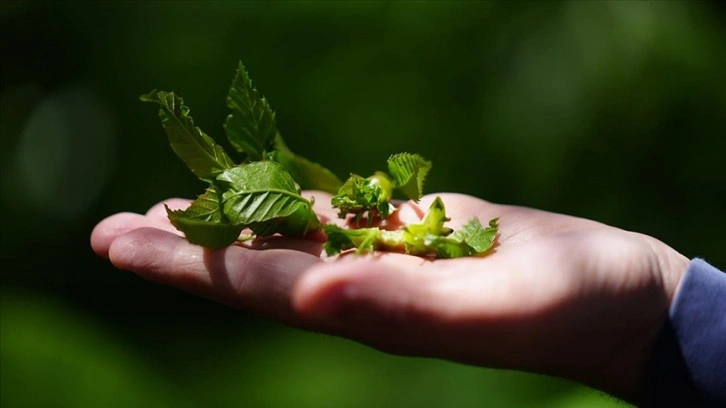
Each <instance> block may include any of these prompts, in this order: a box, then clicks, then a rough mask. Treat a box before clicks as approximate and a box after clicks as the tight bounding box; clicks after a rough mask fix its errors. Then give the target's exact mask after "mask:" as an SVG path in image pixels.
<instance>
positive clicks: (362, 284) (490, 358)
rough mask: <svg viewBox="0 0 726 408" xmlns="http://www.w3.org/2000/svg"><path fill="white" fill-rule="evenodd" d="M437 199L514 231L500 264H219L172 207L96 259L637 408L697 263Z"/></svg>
mask: <svg viewBox="0 0 726 408" xmlns="http://www.w3.org/2000/svg"><path fill="white" fill-rule="evenodd" d="M304 195H305V196H307V197H310V196H314V197H315V209H316V211H317V212H318V214H319V216H320V217H321V219H322V220H323V222H342V221H340V220H338V219H337V217H336V211H335V210H334V209H332V208H330V207H329V203H330V196H329V195H326V194H324V193H318V192H305V193H304ZM437 195H438V196H440V197H441V198H442V199H443V201H444V204H445V206H446V211H447V215H448V216H449V217H450V218H451V221H450V222H449V223H448V224H447V225H448V226H450V227H452V228H454V229H456V228H458V227H459V226H461V225H462V224H464V223H465V222H467V221H468V220H469V219H471V217H472V216H477V217H479V219H480V220H483V222H486V221H488V220H489V219H491V218H494V217H500V235H499V237H498V241H497V244H496V246H495V248H494V250H493V252H491V253H489V254H487V255H486V256H483V257H469V258H458V259H450V260H436V261H431V260H425V259H422V258H418V257H414V256H409V255H403V254H397V253H380V254H374V255H368V256H353V255H344V256H341V257H336V258H328V257H326V256H325V255H324V254H323V253H322V251H321V243H320V236H317V237H316V236H313V237H309V238H308V239H301V238H273V239H267V240H264V241H261V242H255V243H253V244H251V247H250V246H247V247H243V246H232V247H228V248H224V249H221V250H216V251H211V250H208V249H204V248H202V247H199V246H195V245H191V244H189V243H188V242H187V241H186V240H185V239H184V238H183V236H182V235H181V234H180V233H179V232H178V231H176V230H175V229H174V228H173V227H172V226H171V225H170V224H169V222H168V220H167V218H166V212H165V211H164V208H163V205H162V203H160V204H157V205H156V206H154V207H152V208H151V209H150V210H149V211H148V212H147V213H146V214H143V215H142V214H132V213H119V214H115V215H112V216H110V217H108V218H106V219H104V220H103V221H101V222H100V223H99V224H98V225H97V226H96V228H95V229H94V230H93V233H92V235H91V246H92V247H93V249H94V251H95V252H96V253H97V254H98V255H99V256H101V257H105V258H107V259H109V260H110V262H111V263H112V264H113V265H115V266H116V267H117V268H119V269H124V270H128V271H131V272H134V273H136V274H138V275H139V276H141V277H143V278H146V279H148V280H151V281H153V282H157V283H161V284H165V285H170V286H173V287H176V288H179V289H181V290H184V291H187V292H190V293H193V294H195V295H199V296H203V297H206V298H209V299H213V300H216V301H219V302H222V303H224V304H227V305H229V306H232V307H236V308H241V309H244V310H247V311H250V312H254V313H257V314H260V315H264V316H268V317H270V318H273V319H277V320H280V321H282V322H284V323H286V324H289V325H292V326H295V327H300V328H304V329H308V330H315V331H321V332H325V333H330V334H333V335H337V336H343V337H347V338H350V339H353V340H356V341H359V342H362V343H364V344H367V345H370V346H372V347H375V348H377V349H380V350H383V351H385V352H389V353H393V354H400V355H412V356H425V357H434V358H441V359H447V360H452V361H458V362H462V363H466V364H472V365H480V366H487V367H497V368H507V369H516V370H523V371H529V372H537V373H543V374H548V375H554V376H559V377H563V378H568V379H571V380H575V381H579V382H581V383H584V384H587V385H589V386H592V387H594V388H597V389H600V390H602V391H605V392H607V393H609V394H611V395H614V396H616V397H619V398H622V399H624V400H626V401H631V402H632V401H636V400H637V398H638V394H639V392H640V390H641V388H642V384H643V380H644V375H645V372H646V364H647V362H648V359H649V356H650V355H651V351H652V348H653V345H654V342H655V339H656V337H657V335H658V332H659V330H660V328H661V326H662V324H663V322H664V321H665V319H666V317H667V312H668V308H669V306H670V304H671V302H672V301H673V299H674V296H675V293H676V289H677V288H678V285H679V283H680V281H681V279H682V277H683V274H684V273H685V270H686V267H687V265H688V262H689V260H688V259H687V258H686V257H684V256H683V255H681V254H679V253H678V252H676V251H675V250H673V249H672V248H670V247H669V246H667V245H666V244H664V243H662V242H660V241H658V240H657V239H655V238H652V237H649V236H646V235H643V234H638V233H634V232H629V231H625V230H622V229H618V228H615V227H611V226H608V225H604V224H601V223H598V222H595V221H591V220H587V219H582V218H576V217H571V216H567V215H560V214H555V213H550V212H545V211H540V210H536V209H531V208H525V207H516V206H508V205H498V204H493V203H490V202H487V201H484V200H481V199H478V198H475V197H471V196H466V195H461V194H446V193H442V194H437ZM437 195H428V196H426V197H424V198H423V199H422V200H421V201H420V202H419V203H418V204H415V203H412V202H408V203H403V204H402V205H401V206H400V209H399V211H397V212H396V214H395V215H393V216H392V218H391V219H389V220H388V221H387V222H388V223H389V224H390V225H391V226H392V227H396V226H399V225H404V224H406V223H411V222H418V221H419V220H420V218H421V216H422V214H423V212H424V211H425V209H426V208H428V206H429V204H430V203H431V202H432V201H433V199H434V198H435V197H436V196H437ZM165 203H167V204H168V205H169V206H170V207H172V208H184V207H186V206H187V205H188V203H189V201H188V200H181V199H170V200H166V201H165ZM262 248H264V249H267V250H265V251H260V250H258V249H262Z"/></svg>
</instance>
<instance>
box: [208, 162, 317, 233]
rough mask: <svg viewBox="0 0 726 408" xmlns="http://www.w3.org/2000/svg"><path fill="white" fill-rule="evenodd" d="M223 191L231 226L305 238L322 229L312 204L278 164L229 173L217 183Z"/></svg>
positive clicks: (256, 164)
mask: <svg viewBox="0 0 726 408" xmlns="http://www.w3.org/2000/svg"><path fill="white" fill-rule="evenodd" d="M214 185H215V186H216V187H217V188H218V189H219V191H222V212H223V214H224V216H225V217H226V218H227V219H228V220H229V222H230V223H231V224H234V225H242V226H245V227H249V228H250V229H252V231H254V232H255V233H256V234H257V235H260V236H267V235H272V234H274V233H280V234H283V235H304V234H305V233H307V232H308V231H311V230H314V229H316V228H318V227H319V221H318V218H317V215H316V214H315V212H313V210H312V203H311V202H310V201H308V200H306V199H305V198H303V197H302V196H301V195H300V187H299V186H298V185H297V183H295V180H293V179H292V177H291V176H290V174H289V173H288V172H287V170H285V168H284V167H283V166H282V165H281V164H279V163H276V162H272V161H260V162H252V163H247V164H243V165H240V166H237V167H234V168H231V169H228V170H226V171H225V172H223V173H222V174H220V175H219V176H218V177H217V179H216V180H215V181H214Z"/></svg>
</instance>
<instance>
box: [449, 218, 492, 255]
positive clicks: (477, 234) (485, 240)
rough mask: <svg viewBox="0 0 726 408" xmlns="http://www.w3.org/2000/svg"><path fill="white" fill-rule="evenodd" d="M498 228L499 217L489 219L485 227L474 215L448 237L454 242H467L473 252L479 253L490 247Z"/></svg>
mask: <svg viewBox="0 0 726 408" xmlns="http://www.w3.org/2000/svg"><path fill="white" fill-rule="evenodd" d="M498 229H499V218H494V219H492V220H490V221H489V225H488V226H487V227H486V228H485V227H483V226H482V225H481V223H480V222H479V219H478V218H476V217H474V218H472V219H471V220H470V221H469V222H467V223H466V224H464V225H463V226H462V227H461V228H459V229H458V230H456V232H454V233H453V234H451V237H450V238H451V239H452V240H454V241H456V242H463V243H465V244H467V245H468V246H469V247H470V248H471V250H472V252H473V253H474V254H479V253H482V252H485V251H487V250H488V249H489V248H491V247H492V245H493V244H494V239H495V238H496V235H497V231H498Z"/></svg>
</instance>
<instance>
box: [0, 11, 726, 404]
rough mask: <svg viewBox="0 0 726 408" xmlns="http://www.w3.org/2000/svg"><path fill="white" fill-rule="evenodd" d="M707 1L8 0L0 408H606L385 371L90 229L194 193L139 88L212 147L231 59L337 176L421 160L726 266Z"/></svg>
mask: <svg viewBox="0 0 726 408" xmlns="http://www.w3.org/2000/svg"><path fill="white" fill-rule="evenodd" d="M724 16H725V13H724V8H723V7H722V6H720V5H719V4H718V3H716V2H713V3H711V2H696V1H693V2H665V1H646V2H636V1H613V2H604V1H603V2H586V1H572V2H545V1H537V2H523V1H518V2H457V3H454V2H423V1H421V2H414V1H411V2H397V3H388V2H353V1H351V2H332V1H331V2H301V1H300V2H232V1H229V2H161V1H154V2H131V1H129V2H57V3H52V2H49V3H46V2H3V3H2V4H0V22H1V23H2V26H1V31H0V44H1V49H0V52H1V53H2V60H1V72H2V76H1V78H0V81H1V82H0V108H1V111H0V132H1V135H2V140H1V142H0V147H1V148H0V155H1V156H0V170H1V172H2V174H0V180H1V181H2V195H1V199H2V201H1V203H0V217H2V218H1V221H0V233H1V240H0V242H1V245H2V272H1V276H2V290H1V292H0V293H1V303H0V305H1V307H0V316H1V320H0V323H1V326H0V329H1V331H0V340H1V342H0V346H1V348H0V350H1V352H2V356H1V359H0V362H1V363H2V366H1V370H0V386H1V388H2V389H1V391H0V403H1V405H2V406H3V407H8V408H10V407H46V406H53V407H80V406H83V407H94V406H98V407H131V406H156V407H165V406H169V407H171V406H174V407H207V406H275V407H277V406H295V407H303V406H311V407H326V406H330V407H338V406H346V407H367V406H377V407H378V406H381V407H398V406H426V407H438V406H441V407H451V406H487V407H488V406H491V407H520V406H537V407H612V406H620V405H618V403H617V402H615V401H613V400H612V399H610V398H609V397H605V396H602V395H600V394H599V393H598V392H595V391H593V390H590V389H588V388H584V387H581V386H578V385H575V384H572V383H569V382H565V381H560V380H556V379H551V378H546V377H542V376H534V375H529V374H522V373H514V372H508V371H498V370H489V369H481V368H474V367H466V366H462V365H458V364H452V363H447V362H441V361H433V360H426V359H414V358H401V357H394V356H389V355H385V354H382V353H379V352H377V351H374V350H371V349H369V348H366V347H363V346H360V345H358V344H355V343H353V342H350V341H345V340H340V339H334V338H330V337H327V336H322V335H317V334H309V333H302V332H300V331H296V330H293V329H289V328H285V327H282V326H280V325H278V324H276V323H275V322H271V321H267V320H264V319H260V318H256V317H254V316H251V315H248V314H245V313H243V312H239V311H233V310H229V309H227V308H225V307H223V306H220V305H217V304H215V303H212V302H209V301H206V300H203V299H198V298H195V297H193V296H191V295H187V294H185V293H182V292H178V291H176V290H173V289H170V288H166V287H162V286H158V285H155V284H151V283H148V282H146V281H143V280H141V279H139V278H137V277H136V276H134V275H132V274H130V273H126V272H123V271H119V270H116V269H114V268H113V267H112V266H110V265H109V264H108V263H107V262H106V261H104V260H102V259H98V258H96V257H95V255H94V254H93V253H92V251H91V249H90V246H89V242H88V241H89V235H90V231H91V229H92V228H93V226H94V225H95V223H96V222H98V221H100V220H101V219H102V218H104V217H106V216H108V215H110V214H112V213H115V212H119V211H134V212H143V211H145V210H146V209H147V208H148V207H149V206H151V205H153V204H154V203H156V202H159V201H161V200H163V199H165V198H168V197H171V196H181V197H193V196H195V195H197V194H198V193H200V192H201V190H202V189H203V187H204V186H203V185H202V184H201V182H199V181H198V180H196V179H195V178H194V176H193V175H192V174H191V173H189V172H188V170H187V169H186V168H185V167H184V165H183V163H182V162H181V161H179V160H178V159H177V158H176V157H175V156H174V154H173V152H172V151H171V149H170V148H169V145H168V143H167V141H166V137H165V135H164V133H163V130H162V129H161V126H160V124H159V120H158V118H157V116H156V109H155V108H154V107H152V106H150V105H148V104H142V103H141V102H139V100H138V96H139V95H141V94H143V93H146V92H147V91H149V90H151V89H153V88H160V89H165V90H174V91H176V92H178V93H179V94H181V95H182V96H183V97H184V98H185V100H186V102H187V103H188V104H189V106H190V107H191V109H192V114H193V116H194V118H195V120H196V123H197V125H198V126H200V127H201V128H203V129H204V130H205V131H206V132H207V133H209V134H210V135H211V136H213V137H215V138H216V139H217V140H218V141H219V142H220V143H221V144H224V145H225V146H226V143H227V142H226V140H224V139H223V138H224V136H223V135H224V133H223V131H222V123H223V120H224V118H225V116H226V114H227V110H226V107H225V101H224V98H225V95H226V93H227V90H228V88H229V85H230V83H231V80H232V77H233V75H234V70H235V68H236V64H237V61H238V60H242V61H243V62H244V63H245V64H246V66H247V68H248V69H249V71H250V74H251V76H252V78H253V80H254V81H255V84H256V86H257V87H258V88H259V89H260V90H261V91H262V93H263V94H264V95H265V96H267V98H268V99H269V100H270V103H271V104H272V106H273V108H274V109H275V110H276V111H277V114H278V126H279V128H280V130H281V132H282V133H283V135H284V137H285V139H286V141H287V142H288V145H289V146H290V147H291V148H292V149H293V150H295V151H296V152H298V153H300V154H302V155H304V156H306V157H309V158H311V159H313V160H315V161H318V162H321V163H324V164H325V165H326V166H328V167H329V168H331V169H332V170H333V171H334V172H336V173H337V174H338V175H339V176H341V177H345V176H346V175H347V174H348V173H349V172H357V173H366V174H367V173H370V172H372V171H374V170H377V169H380V168H382V167H383V166H384V163H385V159H386V158H387V157H388V155H390V154H392V153H397V152H400V151H412V152H417V153H420V154H422V155H423V156H425V157H427V158H429V159H431V160H432V161H433V163H434V168H433V170H432V172H431V175H430V178H429V179H428V182H427V190H428V191H455V192H462V193H467V194H472V195H475V196H479V197H482V198H485V199H488V200H491V201H495V202H501V203H511V204H519V205H525V206H532V207H538V208H543V209H546V210H551V211H556V212H562V213H568V214H574V215H578V216H582V217H587V218H592V219H596V220H599V221H602V222H605V223H608V224H611V225H616V226H619V227H622V228H625V229H629V230H635V231H639V232H643V233H646V234H649V235H653V236H655V237H658V238H659V239H661V240H662V241H664V242H666V243H667V244H669V245H671V246H672V247H674V248H676V249H677V250H678V251H680V252H681V253H683V254H684V255H686V256H688V257H697V256H698V257H705V258H706V259H707V260H708V261H710V262H711V263H713V264H714V265H716V266H717V267H721V268H724V267H726V251H724V250H723V245H724V240H723V231H724V230H726V222H724V215H723V210H724V199H725V198H726V187H725V184H724V180H723V174H724V170H723V167H724V166H723V164H722V163H723V162H722V159H723V157H724V153H725V152H726V141H725V138H724V136H726V125H725V124H724V122H725V119H726V79H724V72H725V70H724V62H726V59H725V57H724V56H725V55H726V46H725V44H726V42H725V41H724V40H725V39H726V25H725V24H724Z"/></svg>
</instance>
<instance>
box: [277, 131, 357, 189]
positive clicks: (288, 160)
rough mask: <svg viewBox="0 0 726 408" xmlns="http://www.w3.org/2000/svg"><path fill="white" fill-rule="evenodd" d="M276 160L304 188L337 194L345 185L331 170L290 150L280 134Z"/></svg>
mask: <svg viewBox="0 0 726 408" xmlns="http://www.w3.org/2000/svg"><path fill="white" fill-rule="evenodd" d="M275 161H277V162H279V163H280V164H282V165H283V166H285V168H286V169H287V171H289V172H290V175H292V177H293V178H294V179H295V181H297V182H298V183H300V186H301V187H302V188H304V189H309V190H321V191H325V192H328V193H330V194H336V193H337V192H338V189H340V187H341V186H342V185H343V182H342V181H340V179H339V178H338V177H337V176H336V175H335V174H333V172H331V171H330V170H328V169H326V168H325V167H323V166H321V165H319V164H318V163H314V162H312V161H310V160H308V159H306V158H304V157H302V156H298V155H296V154H295V153H293V152H292V151H290V149H289V148H288V147H287V145H285V142H284V141H283V140H282V137H281V136H280V135H279V134H278V135H277V137H276V138H275Z"/></svg>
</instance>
